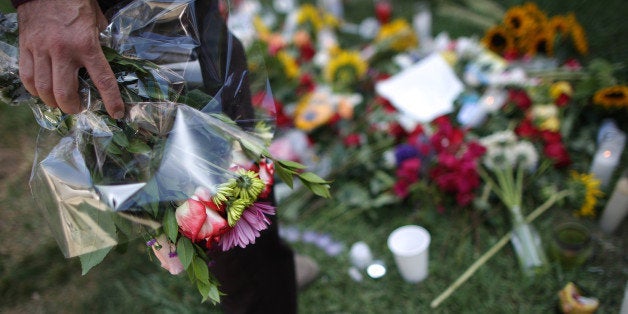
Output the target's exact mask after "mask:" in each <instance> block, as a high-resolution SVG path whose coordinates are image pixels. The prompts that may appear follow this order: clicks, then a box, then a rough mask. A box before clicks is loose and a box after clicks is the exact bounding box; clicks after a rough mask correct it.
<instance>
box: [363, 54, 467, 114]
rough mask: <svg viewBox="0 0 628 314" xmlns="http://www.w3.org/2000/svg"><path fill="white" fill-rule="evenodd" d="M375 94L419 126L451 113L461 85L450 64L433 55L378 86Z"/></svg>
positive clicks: (461, 89)
mask: <svg viewBox="0 0 628 314" xmlns="http://www.w3.org/2000/svg"><path fill="white" fill-rule="evenodd" d="M375 90H376V91H377V93H378V94H380V95H381V96H383V97H385V98H386V99H388V100H389V101H390V102H391V103H392V104H393V106H395V107H396V108H397V110H399V111H400V112H401V113H402V114H404V115H408V116H409V117H410V118H412V119H414V120H416V122H418V123H427V122H430V121H432V120H433V119H434V118H436V117H438V116H440V115H443V114H447V113H450V112H452V110H453V107H454V105H453V102H454V100H456V98H457V97H458V95H459V94H460V93H461V92H462V91H463V84H462V82H461V81H460V80H459V79H458V77H457V76H456V74H455V73H454V71H453V69H452V68H451V67H450V66H449V64H448V63H447V62H446V61H445V60H444V59H443V58H442V57H441V56H440V55H439V54H437V53H434V54H431V55H429V56H428V57H426V58H424V59H423V60H421V61H419V62H417V63H415V64H414V65H412V66H410V67H408V68H407V69H405V70H403V71H401V72H399V73H398V74H396V75H394V76H392V77H390V78H388V79H386V80H383V81H380V82H378V83H377V84H376V85H375Z"/></svg>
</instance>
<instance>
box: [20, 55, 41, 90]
mask: <svg viewBox="0 0 628 314" xmlns="http://www.w3.org/2000/svg"><path fill="white" fill-rule="evenodd" d="M18 66H19V72H20V80H21V81H22V84H24V88H26V90H27V91H28V92H29V93H30V94H31V95H33V96H35V97H37V96H38V94H37V89H36V88H35V74H34V71H33V70H34V66H33V55H32V54H31V52H30V50H28V49H20V58H19V64H18Z"/></svg>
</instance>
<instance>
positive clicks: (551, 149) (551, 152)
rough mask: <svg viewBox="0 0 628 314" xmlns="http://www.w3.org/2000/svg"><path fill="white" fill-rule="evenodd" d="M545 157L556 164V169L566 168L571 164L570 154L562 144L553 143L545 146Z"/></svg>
mask: <svg viewBox="0 0 628 314" xmlns="http://www.w3.org/2000/svg"><path fill="white" fill-rule="evenodd" d="M543 152H544V153H545V155H546V156H547V157H548V158H550V159H551V160H552V161H553V162H554V166H555V167H556V168H562V167H566V166H568V165H569V164H571V159H570V158H569V153H568V152H567V149H566V148H565V145H563V143H562V142H552V143H548V144H546V145H545V148H544V149H543Z"/></svg>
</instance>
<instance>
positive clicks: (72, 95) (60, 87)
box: [52, 60, 82, 114]
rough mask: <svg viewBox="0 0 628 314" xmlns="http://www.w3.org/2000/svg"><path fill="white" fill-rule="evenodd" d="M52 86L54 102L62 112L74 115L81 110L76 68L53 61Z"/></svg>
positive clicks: (63, 61)
mask: <svg viewBox="0 0 628 314" xmlns="http://www.w3.org/2000/svg"><path fill="white" fill-rule="evenodd" d="M52 86H53V94H54V98H55V101H56V102H57V104H58V105H59V107H60V108H61V110H63V112H66V113H70V114H74V113H79V112H80V111H81V110H82V107H81V103H80V98H79V94H78V68H77V67H76V65H75V64H74V63H73V62H70V61H69V60H67V61H66V60H58V61H55V66H54V67H53V68H52Z"/></svg>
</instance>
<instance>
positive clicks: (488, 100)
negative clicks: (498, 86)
mask: <svg viewBox="0 0 628 314" xmlns="http://www.w3.org/2000/svg"><path fill="white" fill-rule="evenodd" d="M486 102H487V103H488V104H489V105H492V104H493V103H494V102H495V97H493V96H489V97H486Z"/></svg>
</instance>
